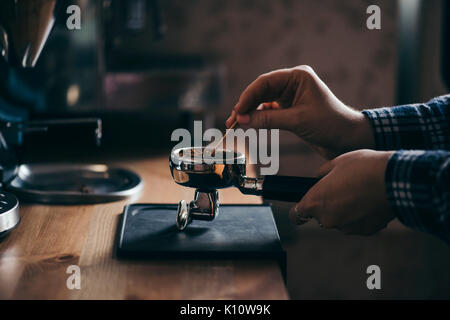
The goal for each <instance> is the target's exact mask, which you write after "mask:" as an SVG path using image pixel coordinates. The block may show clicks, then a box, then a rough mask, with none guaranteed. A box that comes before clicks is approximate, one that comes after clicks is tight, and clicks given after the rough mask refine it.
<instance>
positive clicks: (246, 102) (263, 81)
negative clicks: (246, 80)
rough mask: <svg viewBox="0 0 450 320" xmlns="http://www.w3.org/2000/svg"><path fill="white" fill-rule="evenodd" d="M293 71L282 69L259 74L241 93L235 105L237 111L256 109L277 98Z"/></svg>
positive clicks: (242, 112)
mask: <svg viewBox="0 0 450 320" xmlns="http://www.w3.org/2000/svg"><path fill="white" fill-rule="evenodd" d="M291 71H292V70H291V69H282V70H277V71H273V72H270V73H266V74H264V75H261V76H259V77H258V78H257V79H256V80H255V81H253V82H252V83H251V84H250V85H249V86H248V87H247V88H246V89H245V90H244V92H243V93H242V94H241V97H240V98H239V101H238V103H237V104H236V106H235V107H234V110H235V111H236V113H239V114H244V113H247V112H249V111H253V110H256V108H257V107H258V106H259V105H260V104H261V103H264V102H270V101H275V100H277V98H279V97H280V96H281V94H282V93H283V91H284V90H285V88H286V86H287V84H288V83H289V80H290V78H291V77H292V72H291Z"/></svg>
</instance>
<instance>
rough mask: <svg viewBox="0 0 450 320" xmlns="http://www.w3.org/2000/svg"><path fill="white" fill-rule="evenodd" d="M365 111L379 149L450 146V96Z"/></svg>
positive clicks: (443, 147) (447, 147)
mask: <svg viewBox="0 0 450 320" xmlns="http://www.w3.org/2000/svg"><path fill="white" fill-rule="evenodd" d="M362 113H363V114H364V116H365V117H366V119H367V120H368V122H369V123H370V125H371V129H372V135H373V139H374V148H375V149H377V150H400V149H416V150H417V149H421V150H439V149H442V150H448V149H450V95H447V96H441V97H437V98H434V99H432V100H430V101H429V102H427V103H422V104H415V105H406V106H397V107H391V108H380V109H372V110H364V111H363V112H362ZM366 134H367V133H366ZM369 148H370V146H369Z"/></svg>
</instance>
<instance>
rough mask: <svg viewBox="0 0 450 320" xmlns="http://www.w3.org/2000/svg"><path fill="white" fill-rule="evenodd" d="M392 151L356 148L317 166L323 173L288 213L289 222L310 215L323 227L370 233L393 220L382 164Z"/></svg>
mask: <svg viewBox="0 0 450 320" xmlns="http://www.w3.org/2000/svg"><path fill="white" fill-rule="evenodd" d="M392 154H393V152H380V151H372V150H358V151H353V152H349V153H346V154H344V155H341V156H339V157H337V158H336V159H333V160H331V161H329V162H327V163H326V164H324V165H323V166H322V167H321V168H320V170H319V171H320V175H321V176H323V178H322V179H321V180H319V182H317V183H316V184H315V185H314V186H313V187H312V188H311V189H310V190H309V192H308V193H307V194H306V195H305V196H304V197H303V199H302V200H301V201H300V202H299V203H298V204H297V205H296V206H294V207H293V208H292V209H291V211H290V212H289V217H290V219H291V221H293V222H294V223H297V224H303V223H305V222H307V221H309V220H310V219H311V218H314V219H316V220H317V221H318V222H319V223H320V224H321V225H322V226H323V227H324V228H334V229H338V230H341V231H343V232H344V233H346V234H360V235H370V234H373V233H375V232H377V231H379V230H381V229H383V228H384V227H386V225H387V224H388V223H389V222H390V221H391V220H392V219H394V213H393V211H392V208H391V206H390V204H389V202H388V199H387V196H386V187H385V180H384V177H385V171H386V165H387V163H388V161H389V158H390V157H391V155H392Z"/></svg>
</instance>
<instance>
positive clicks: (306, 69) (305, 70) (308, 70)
mask: <svg viewBox="0 0 450 320" xmlns="http://www.w3.org/2000/svg"><path fill="white" fill-rule="evenodd" d="M294 70H295V71H296V72H297V73H301V74H302V75H308V76H312V75H313V74H314V69H313V68H312V67H311V66H308V65H300V66H297V67H295V68H294Z"/></svg>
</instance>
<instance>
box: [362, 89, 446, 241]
mask: <svg viewBox="0 0 450 320" xmlns="http://www.w3.org/2000/svg"><path fill="white" fill-rule="evenodd" d="M363 114H365V115H366V116H367V117H368V119H369V120H370V122H371V124H372V128H373V130H374V136H375V144H376V149H378V150H398V151H396V153H394V155H393V156H392V157H391V158H390V160H389V162H388V165H387V168H386V176H385V177H386V190H387V195H388V198H389V201H390V203H391V205H392V207H393V209H394V212H395V213H396V215H397V217H398V219H399V220H400V221H401V222H402V223H403V224H405V225H407V226H409V227H412V228H414V229H416V230H420V231H424V232H429V233H432V234H434V235H435V236H437V237H439V238H441V239H442V240H444V241H446V242H447V243H450V95H446V96H441V97H437V98H434V99H432V100H430V101H429V102H427V103H423V104H415V105H408V106H398V107H392V108H381V109H373V110H364V111H363ZM404 149H408V150H404ZM411 149H415V150H411Z"/></svg>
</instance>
